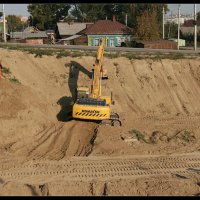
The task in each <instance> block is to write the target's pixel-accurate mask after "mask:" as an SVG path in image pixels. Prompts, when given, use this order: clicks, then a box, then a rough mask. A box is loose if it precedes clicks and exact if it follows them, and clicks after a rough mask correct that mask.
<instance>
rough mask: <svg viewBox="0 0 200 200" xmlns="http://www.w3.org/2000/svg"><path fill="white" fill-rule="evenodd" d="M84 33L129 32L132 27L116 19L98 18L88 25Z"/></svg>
mask: <svg viewBox="0 0 200 200" xmlns="http://www.w3.org/2000/svg"><path fill="white" fill-rule="evenodd" d="M84 33H85V34H131V33H132V29H131V28H130V27H128V26H125V25H124V24H122V23H120V22H118V21H111V20H98V21H97V22H96V23H95V24H93V25H92V26H90V27H88V28H87V29H86V30H85V31H84Z"/></svg>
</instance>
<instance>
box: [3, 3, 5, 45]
mask: <svg viewBox="0 0 200 200" xmlns="http://www.w3.org/2000/svg"><path fill="white" fill-rule="evenodd" d="M3 38H4V42H6V19H5V10H4V4H3Z"/></svg>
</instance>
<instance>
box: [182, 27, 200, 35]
mask: <svg viewBox="0 0 200 200" xmlns="http://www.w3.org/2000/svg"><path fill="white" fill-rule="evenodd" d="M180 30H181V32H182V33H183V34H194V26H190V27H184V26H182V27H180ZM199 31H200V27H199V26H197V32H199Z"/></svg>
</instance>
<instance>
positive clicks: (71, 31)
mask: <svg viewBox="0 0 200 200" xmlns="http://www.w3.org/2000/svg"><path fill="white" fill-rule="evenodd" d="M87 24H92V23H73V24H70V23H66V22H58V23H57V27H58V31H59V34H60V35H75V34H77V33H79V32H80V31H82V30H84V29H85V28H86V25H87Z"/></svg>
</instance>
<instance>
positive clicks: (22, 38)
mask: <svg viewBox="0 0 200 200" xmlns="http://www.w3.org/2000/svg"><path fill="white" fill-rule="evenodd" d="M10 38H11V41H14V42H16V41H19V42H21V43H28V44H44V43H48V36H47V33H46V32H45V31H40V30H38V29H37V28H35V27H28V28H26V29H25V30H24V31H22V32H10Z"/></svg>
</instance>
